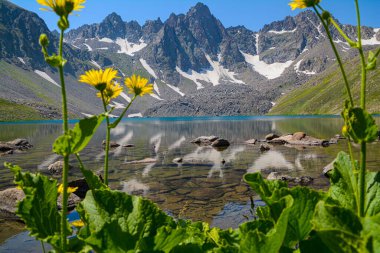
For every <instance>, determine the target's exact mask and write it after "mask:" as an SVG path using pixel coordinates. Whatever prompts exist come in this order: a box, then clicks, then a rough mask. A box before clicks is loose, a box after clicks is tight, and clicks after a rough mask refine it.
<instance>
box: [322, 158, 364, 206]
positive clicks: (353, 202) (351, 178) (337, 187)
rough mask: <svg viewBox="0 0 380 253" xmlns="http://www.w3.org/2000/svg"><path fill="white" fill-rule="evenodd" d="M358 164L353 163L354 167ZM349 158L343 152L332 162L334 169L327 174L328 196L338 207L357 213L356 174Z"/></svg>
mask: <svg viewBox="0 0 380 253" xmlns="http://www.w3.org/2000/svg"><path fill="white" fill-rule="evenodd" d="M357 166H358V164H357V162H355V167H357ZM355 170H356V169H355V168H353V165H352V162H351V158H350V156H349V155H348V154H346V153H345V152H340V153H338V156H337V157H336V158H335V161H334V169H333V170H332V171H331V172H330V173H329V177H330V183H331V185H330V188H329V192H328V195H329V197H330V198H331V199H332V200H334V202H335V203H337V204H338V205H339V206H341V207H344V208H348V209H351V210H353V211H354V212H356V211H357V208H358V201H357V196H356V193H357V190H358V174H357V173H354V172H355Z"/></svg>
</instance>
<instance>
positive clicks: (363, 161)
mask: <svg viewBox="0 0 380 253" xmlns="http://www.w3.org/2000/svg"><path fill="white" fill-rule="evenodd" d="M355 7H356V17H357V23H358V24H357V25H358V27H357V29H358V48H359V53H360V60H361V65H362V78H361V92H360V106H361V108H362V109H363V110H365V108H366V86H367V69H366V67H367V64H366V61H365V58H364V52H363V45H362V34H361V23H360V9H359V2H358V0H355ZM366 158H367V144H366V142H362V143H361V145H360V172H359V216H360V217H364V203H365V188H366V181H365V175H366Z"/></svg>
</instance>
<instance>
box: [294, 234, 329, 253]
mask: <svg viewBox="0 0 380 253" xmlns="http://www.w3.org/2000/svg"><path fill="white" fill-rule="evenodd" d="M299 247H300V250H301V252H307V253H321V252H323V253H332V251H331V250H330V249H329V248H328V247H327V246H326V245H325V244H324V243H323V241H322V240H321V238H319V237H318V236H317V235H316V234H315V233H311V236H310V238H309V239H307V240H304V241H301V242H300V245H299Z"/></svg>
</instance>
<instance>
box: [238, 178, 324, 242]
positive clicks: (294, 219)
mask: <svg viewBox="0 0 380 253" xmlns="http://www.w3.org/2000/svg"><path fill="white" fill-rule="evenodd" d="M244 179H245V180H246V182H247V183H248V184H249V185H250V186H251V187H252V188H253V189H254V190H255V191H256V192H257V193H258V194H259V195H260V197H261V198H262V199H263V200H264V201H265V203H266V204H267V206H266V207H260V208H257V215H258V216H259V217H260V218H261V219H271V218H272V219H273V220H274V221H276V220H277V219H278V217H279V215H281V212H282V209H281V208H279V207H278V201H279V200H280V199H282V198H283V197H285V196H292V198H293V200H294V201H293V206H292V207H291V208H290V214H289V223H288V229H287V232H286V237H285V246H286V247H294V246H295V245H296V244H297V243H298V242H299V241H302V240H304V239H306V238H307V237H308V235H309V233H310V232H311V230H312V224H311V219H312V218H313V215H314V208H315V206H316V204H317V203H318V202H319V201H320V200H323V199H324V198H325V197H326V194H324V193H322V192H320V191H315V190H312V189H309V188H307V187H294V188H292V189H290V188H288V187H286V183H284V182H282V181H273V180H265V179H263V178H262V176H261V174H259V173H257V174H247V175H245V177H244Z"/></svg>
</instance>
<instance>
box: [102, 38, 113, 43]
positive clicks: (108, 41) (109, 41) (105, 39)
mask: <svg viewBox="0 0 380 253" xmlns="http://www.w3.org/2000/svg"><path fill="white" fill-rule="evenodd" d="M99 41H100V42H105V43H115V42H114V41H113V40H111V39H110V38H101V39H100V40H99Z"/></svg>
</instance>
